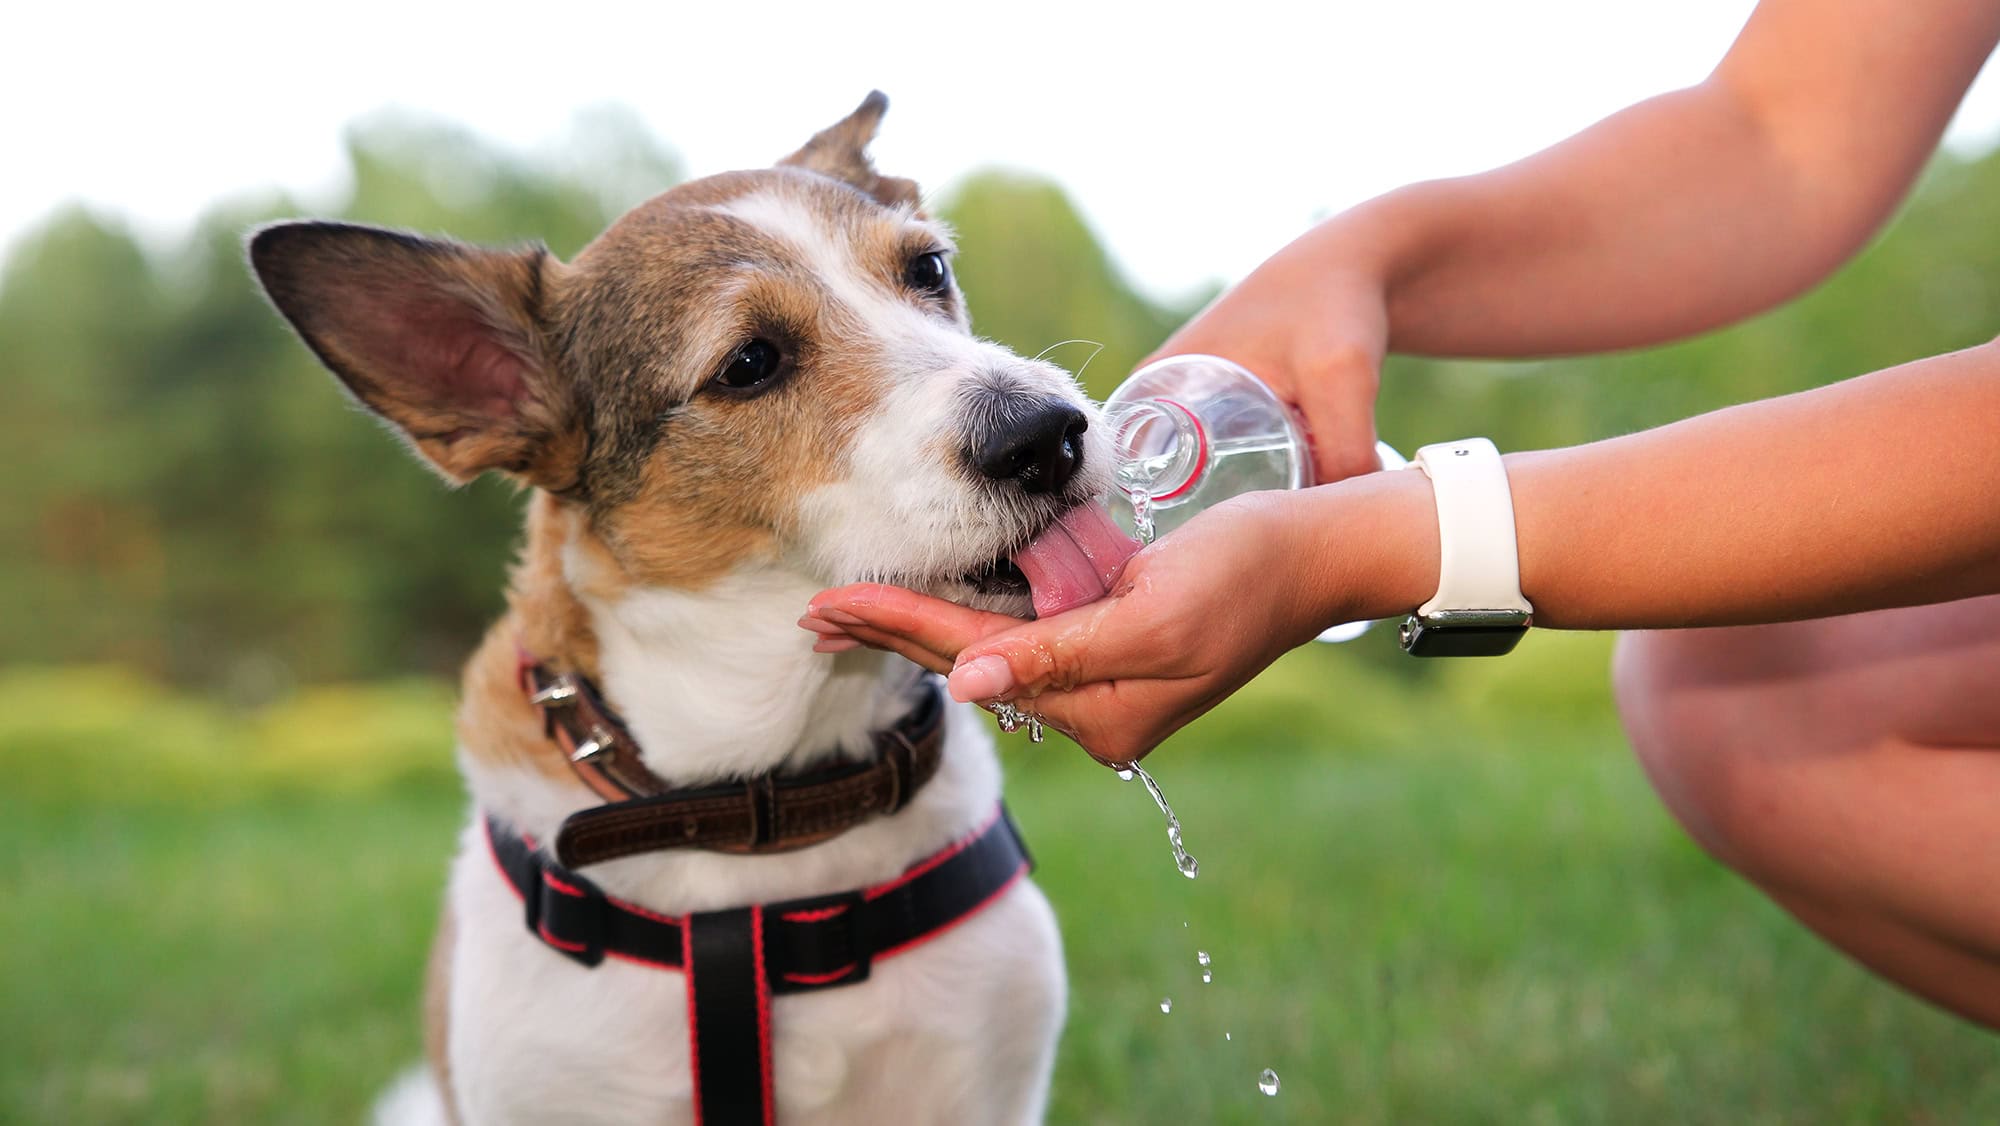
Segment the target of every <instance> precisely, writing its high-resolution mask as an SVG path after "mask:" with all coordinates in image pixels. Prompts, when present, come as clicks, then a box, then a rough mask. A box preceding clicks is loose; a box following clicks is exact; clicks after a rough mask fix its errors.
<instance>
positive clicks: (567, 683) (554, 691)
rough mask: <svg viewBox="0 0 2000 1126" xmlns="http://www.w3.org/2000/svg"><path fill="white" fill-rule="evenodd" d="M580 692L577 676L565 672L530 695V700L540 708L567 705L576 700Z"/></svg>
mask: <svg viewBox="0 0 2000 1126" xmlns="http://www.w3.org/2000/svg"><path fill="white" fill-rule="evenodd" d="M578 693H579V690H578V688H577V686H576V678H575V677H573V676H570V675H569V674H568V673H564V674H563V675H562V676H559V677H556V678H555V679H554V680H551V681H549V682H548V683H547V684H546V685H544V686H542V688H540V689H539V690H537V691H536V692H535V694H534V695H532V696H529V697H528V702H529V703H530V704H533V705H535V706H536V707H538V708H560V707H567V706H569V705H570V704H574V703H575V702H576V698H577V695H578Z"/></svg>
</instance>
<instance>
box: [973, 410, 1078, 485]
mask: <svg viewBox="0 0 2000 1126" xmlns="http://www.w3.org/2000/svg"><path fill="white" fill-rule="evenodd" d="M1089 428H1090V421H1089V420H1088V419H1086V418H1084V417H1083V412H1082V411H1080V410H1078V409H1076V407H1074V406H1072V405H1070V404H1069V403H1067V402H1065V401H1063V400H1061V399H1054V398H1046V399H1035V400H1033V401H1032V402H1029V403H1026V404H1022V405H1019V406H1013V407H1012V409H1010V410H1008V411H1007V412H1005V416H1004V417H1003V419H1002V420H1000V421H999V422H998V424H997V425H995V426H994V427H993V428H992V429H991V430H989V431H988V432H987V434H986V436H985V437H984V438H982V439H979V440H978V442H977V444H976V445H975V446H974V448H973V449H972V451H971V452H972V464H973V465H975V466H977V467H978V469H979V472H981V473H983V474H985V475H986V476H988V477H991V478H992V479H994V480H995V481H1008V480H1012V481H1018V482H1020V484H1021V488H1022V490H1023V491H1026V492H1030V493H1053V492H1055V491H1056V490H1057V489H1060V488H1062V487H1063V486H1064V485H1067V484H1069V479H1070V478H1071V477H1074V476H1076V471H1077V470H1078V469H1079V468H1081V467H1082V466H1083V432H1084V431H1085V430H1088V429H1089Z"/></svg>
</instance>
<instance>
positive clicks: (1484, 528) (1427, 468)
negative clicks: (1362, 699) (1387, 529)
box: [1401, 438, 1535, 657]
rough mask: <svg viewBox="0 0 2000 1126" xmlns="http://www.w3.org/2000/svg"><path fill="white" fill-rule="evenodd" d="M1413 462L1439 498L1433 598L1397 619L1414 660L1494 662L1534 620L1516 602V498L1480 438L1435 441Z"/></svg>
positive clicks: (1524, 604) (1496, 454) (1524, 603)
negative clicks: (1479, 659) (1480, 659)
mask: <svg viewBox="0 0 2000 1126" xmlns="http://www.w3.org/2000/svg"><path fill="white" fill-rule="evenodd" d="M1411 465H1412V466H1414V467H1415V468H1417V469H1418V470H1420V471H1422V472H1423V474H1424V475H1425V476H1426V477H1429V478H1430V480H1431V488H1432V490H1433V491H1434V492H1435V493H1436V494H1437V514H1438V563H1439V566H1438V590H1437V594H1436V595H1435V596H1434V597H1433V598H1432V599H1431V600H1430V601H1429V602H1426V603H1424V604H1423V605H1422V606H1419V607H1417V611H1416V613H1414V614H1411V615H1410V616H1409V618H1408V619H1407V620H1405V621H1404V622H1403V628H1402V631H1401V638H1402V642H1403V651H1404V652H1406V653H1408V654H1410V655H1411V656H1412V657H1498V656H1500V655H1502V654H1505V653H1511V652H1513V650H1514V646H1515V645H1516V644H1518V643H1519V642H1520V640H1521V635H1522V634H1525V633H1527V632H1528V626H1529V625H1531V624H1532V623H1533V622H1534V612H1535V608H1534V607H1533V606H1530V605H1528V600H1527V599H1526V598H1523V597H1521V560H1520V549H1519V547H1518V546H1517V545H1516V543H1515V540H1514V495H1513V493H1512V492H1510V491H1509V490H1508V488H1507V467H1506V466H1505V464H1503V463H1502V462H1501V460H1500V451H1499V450H1497V449H1495V448H1494V446H1493V443H1492V442H1490V441H1488V440H1486V439H1485V438H1465V439H1462V440H1460V441H1456V442H1441V443H1439V444H1437V445H1434V446H1425V447H1424V448H1422V449H1420V450H1418V451H1417V456H1416V458H1415V459H1414V460H1413V461H1412V462H1411Z"/></svg>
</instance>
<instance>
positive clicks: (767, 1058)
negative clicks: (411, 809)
mask: <svg viewBox="0 0 2000 1126" xmlns="http://www.w3.org/2000/svg"><path fill="white" fill-rule="evenodd" d="M486 839H487V842H488V843H489V844H490V845H491V846H492V850H493V859H494V861H495V863H496V864H497V865H498V867H499V868H500V871H501V874H502V875H504V876H505V877H506V879H507V882H508V883H509V884H510V885H512V886H513V888H514V890H515V891H516V892H517V893H519V894H520V896H521V902H522V907H523V911H524V919H525V921H526V923H527V926H528V929H529V930H530V931H532V932H533V933H534V934H535V935H536V937H538V938H540V939H541V941H542V942H543V943H544V944H546V945H547V946H549V947H550V948H551V949H553V950H556V951H558V952H560V953H562V954H564V955H565V956H567V957H569V958H571V959H573V960H575V961H577V962H579V963H581V964H583V965H585V966H596V965H597V964H598V963H600V962H602V961H603V960H604V958H605V956H606V955H610V956H612V957H615V958H620V959H623V960H625V961H629V962H637V963H641V964H643V965H649V966H653V967H656V968H659V969H668V970H682V971H684V972H685V973H686V975H687V985H688V1052H689V1064H690V1068H691V1071H692V1072H693V1075H694V1082H695V1107H694V1110H695V1121H696V1122H697V1123H698V1124H700V1126H739V1124H742V1126H770V1124H771V1122H772V1115H773V1113H774V1110H775V1099H774V1098H773V1097H772V1091H771V997H772V996H773V995H775V994H785V993H805V992H810V991H812V990H815V989H831V988H835V987H838V986H842V985H851V984H854V983H856V982H861V981H866V980H867V979H868V974H869V970H870V968H871V967H872V966H873V965H874V963H875V962H877V961H879V960H881V959H883V958H888V957H892V956H894V955H896V954H900V953H902V952H903V951H905V950H908V949H911V948H912V947H915V946H917V945H918V944H919V943H922V942H923V941H925V940H927V939H929V938H932V937H935V936H936V935H937V934H939V933H941V932H942V931H944V930H945V929H946V928H948V927H950V926H951V925H952V924H954V923H957V922H959V921H960V920H963V919H965V918H968V917H970V916H971V915H973V914H975V913H976V912H978V911H979V909H980V908H982V907H984V906H986V905H987V904H988V903H990V902H992V901H993V900H994V899H995V898H997V897H998V896H999V894H1000V893H1001V892H1002V891H1004V890H1006V889H1007V888H1008V887H1009V886H1010V885H1012V884H1013V882H1014V881H1015V880H1016V879H1017V878H1019V877H1020V876H1022V875H1023V874H1025V873H1027V872H1028V871H1029V870H1031V869H1032V867H1033V860H1032V859H1031V858H1030V857H1029V856H1028V850H1027V847H1026V846H1025V845H1023V844H1022V843H1021V837H1020V831H1019V830H1018V829H1016V828H1015V827H1014V822H1013V819H1012V818H1011V817H1009V816H1008V815H1007V810H1006V807H1005V806H1000V807H997V808H996V809H995V810H994V812H993V817H992V819H991V820H990V821H989V822H988V823H987V824H986V825H985V826H983V827H982V828H980V829H979V830H978V831H977V832H975V833H973V834H971V835H970V836H967V837H966V838H964V839H962V840H960V841H957V842H955V843H953V844H951V845H950V846H948V847H946V848H945V849H943V850H942V851H940V852H938V853H936V854H934V855H932V856H930V857H928V858H926V859H924V860H921V861H919V862H917V863H916V864H914V865H912V866H911V867H910V868H909V870H908V871H906V872H904V873H903V874H902V875H901V876H898V877H897V878H895V879H893V880H890V881H888V882H886V883H882V884H877V885H875V886H873V887H867V888H861V889H858V890H855V891H848V892H841V893H839V894H837V895H823V896H815V897H812V898H809V899H793V900H787V901H785V902H782V903H768V904H763V905H759V906H751V907H738V908H733V909H731V910H727V911H704V912H698V913H695V914H692V915H683V916H668V915H661V914H657V913H655V912H652V911H648V910H646V909H645V908H643V907H640V906H638V905H636V904H631V903H627V902H625V901H624V900H621V899H618V898H615V897H613V896H608V895H605V894H604V893H603V892H602V891H600V890H599V889H598V888H597V886H596V885H595V884H593V883H591V882H590V881H589V880H587V879H585V878H584V877H582V876H579V875H577V874H576V873H575V872H572V871H570V870H569V869H567V868H564V867H562V866H561V865H559V864H557V863H556V862H555V861H554V860H553V859H551V858H549V857H547V856H545V855H543V853H542V851H541V850H540V849H539V848H538V847H537V846H536V844H535V842H534V841H532V840H530V839H528V838H524V837H522V836H521V835H520V834H518V833H515V832H514V831H513V830H511V829H509V828H507V827H506V826H504V825H502V824H501V823H499V822H498V821H496V820H494V819H493V818H491V817H489V818H487V819H486Z"/></svg>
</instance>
